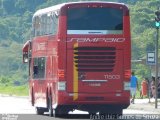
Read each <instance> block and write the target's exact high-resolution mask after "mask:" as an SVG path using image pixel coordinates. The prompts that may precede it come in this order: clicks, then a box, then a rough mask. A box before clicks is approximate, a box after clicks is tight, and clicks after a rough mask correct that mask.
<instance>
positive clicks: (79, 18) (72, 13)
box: [67, 8, 123, 33]
mask: <svg viewBox="0 0 160 120" xmlns="http://www.w3.org/2000/svg"><path fill="white" fill-rule="evenodd" d="M67 18H68V19H67V29H68V30H108V31H121V32H120V33H122V30H123V11H122V10H120V9H114V8H70V9H68V12H67ZM115 33H116V32H115Z"/></svg>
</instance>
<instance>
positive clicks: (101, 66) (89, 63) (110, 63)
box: [74, 47, 116, 72]
mask: <svg viewBox="0 0 160 120" xmlns="http://www.w3.org/2000/svg"><path fill="white" fill-rule="evenodd" d="M115 59H116V49H115V47H75V48H74V62H75V66H76V68H77V70H78V71H80V72H112V71H113V68H114V65H115Z"/></svg>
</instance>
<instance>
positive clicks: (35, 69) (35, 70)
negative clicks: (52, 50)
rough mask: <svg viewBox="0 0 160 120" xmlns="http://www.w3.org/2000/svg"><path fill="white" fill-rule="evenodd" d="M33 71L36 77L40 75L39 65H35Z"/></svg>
mask: <svg viewBox="0 0 160 120" xmlns="http://www.w3.org/2000/svg"><path fill="white" fill-rule="evenodd" d="M33 72H34V78H37V77H38V76H37V75H38V66H34V67H33Z"/></svg>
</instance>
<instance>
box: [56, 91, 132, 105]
mask: <svg viewBox="0 0 160 120" xmlns="http://www.w3.org/2000/svg"><path fill="white" fill-rule="evenodd" d="M77 95H78V97H77V99H74V94H73V93H66V92H59V93H58V101H57V102H58V105H77V104H78V105H83V104H87V105H93V104H94V105H104V104H105V105H124V108H127V107H128V106H129V105H130V93H129V92H124V93H123V94H122V93H121V94H120V93H110V94H108V93H106V94H87V93H79V94H77Z"/></svg>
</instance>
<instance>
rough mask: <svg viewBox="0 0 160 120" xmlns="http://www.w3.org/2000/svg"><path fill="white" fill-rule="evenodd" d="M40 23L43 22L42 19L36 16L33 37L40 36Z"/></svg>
mask: <svg viewBox="0 0 160 120" xmlns="http://www.w3.org/2000/svg"><path fill="white" fill-rule="evenodd" d="M40 22H41V17H40V16H36V17H35V18H34V19H33V34H34V35H33V36H39V35H40V27H41V26H40Z"/></svg>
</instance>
